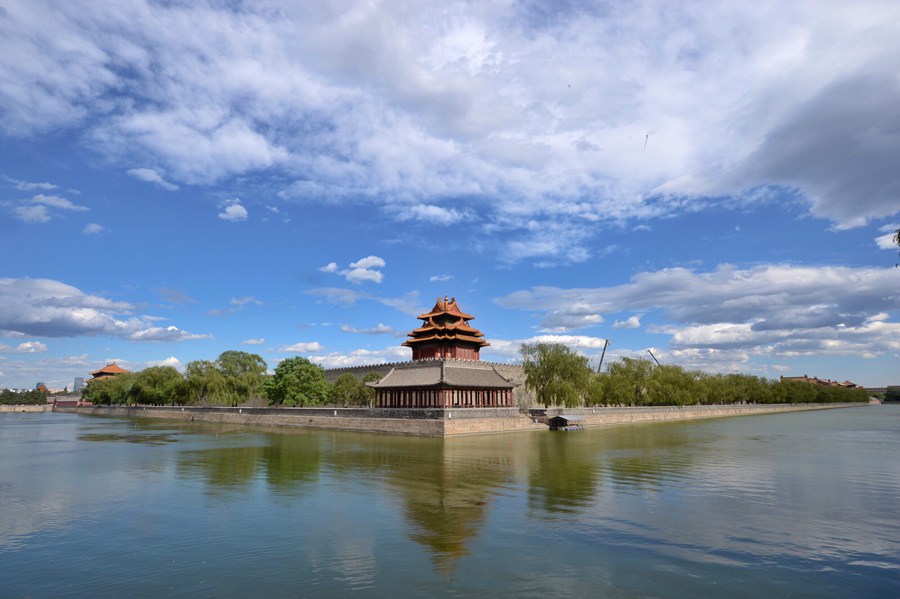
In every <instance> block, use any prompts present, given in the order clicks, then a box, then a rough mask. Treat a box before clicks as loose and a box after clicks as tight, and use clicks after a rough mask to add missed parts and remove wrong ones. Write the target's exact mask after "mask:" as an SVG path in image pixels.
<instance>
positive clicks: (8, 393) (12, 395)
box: [0, 389, 47, 406]
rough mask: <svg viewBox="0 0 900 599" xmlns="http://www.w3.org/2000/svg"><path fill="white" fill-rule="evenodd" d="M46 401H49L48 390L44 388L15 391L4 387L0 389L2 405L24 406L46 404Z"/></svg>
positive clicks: (0, 402) (0, 403)
mask: <svg viewBox="0 0 900 599" xmlns="http://www.w3.org/2000/svg"><path fill="white" fill-rule="evenodd" d="M45 403H47V392H46V391H43V390H40V391H39V390H36V389H32V390H29V391H13V390H12V389H4V390H3V391H0V405H4V406H23V405H44V404H45Z"/></svg>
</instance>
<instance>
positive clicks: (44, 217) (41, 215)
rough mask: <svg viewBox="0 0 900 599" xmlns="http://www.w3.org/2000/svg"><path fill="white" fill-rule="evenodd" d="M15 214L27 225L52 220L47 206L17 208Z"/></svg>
mask: <svg viewBox="0 0 900 599" xmlns="http://www.w3.org/2000/svg"><path fill="white" fill-rule="evenodd" d="M13 214H15V215H16V218H18V219H19V220H21V221H22V222H26V223H45V222H47V221H49V220H50V215H49V214H48V212H47V207H46V206H16V207H15V208H13Z"/></svg>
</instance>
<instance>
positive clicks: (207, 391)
mask: <svg viewBox="0 0 900 599" xmlns="http://www.w3.org/2000/svg"><path fill="white" fill-rule="evenodd" d="M267 368H268V366H267V365H266V362H265V360H263V359H262V358H261V357H260V356H258V355H256V354H249V353H247V352H242V351H233V350H229V351H226V352H222V353H221V354H220V355H219V357H218V359H216V361H215V362H211V361H209V360H195V361H193V362H190V363H188V365H187V367H186V369H185V375H186V377H187V381H188V385H189V387H190V390H191V396H192V399H193V400H194V401H195V402H197V403H201V404H208V405H225V406H236V405H238V404H240V403H244V402H251V401H253V400H254V399H256V398H257V397H259V396H260V395H261V394H262V388H263V383H264V381H265V374H266V369H267Z"/></svg>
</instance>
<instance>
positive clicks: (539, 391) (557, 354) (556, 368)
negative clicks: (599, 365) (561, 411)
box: [520, 343, 593, 408]
mask: <svg viewBox="0 0 900 599" xmlns="http://www.w3.org/2000/svg"><path fill="white" fill-rule="evenodd" d="M520 352H521V354H522V367H523V369H524V371H525V387H526V388H528V389H530V390H531V391H533V392H534V394H535V396H536V397H537V400H538V401H539V402H540V403H541V404H542V405H543V406H544V407H550V406H553V405H557V406H566V407H569V408H573V407H576V406H580V405H582V404H583V403H584V399H585V397H586V396H587V395H588V393H589V390H590V386H591V379H592V377H593V371H592V370H591V368H590V367H589V366H588V359H587V358H586V357H584V356H580V355H578V354H577V353H575V352H574V351H572V350H571V349H569V348H568V347H566V346H565V345H563V344H561V343H523V344H522V347H521V349H520Z"/></svg>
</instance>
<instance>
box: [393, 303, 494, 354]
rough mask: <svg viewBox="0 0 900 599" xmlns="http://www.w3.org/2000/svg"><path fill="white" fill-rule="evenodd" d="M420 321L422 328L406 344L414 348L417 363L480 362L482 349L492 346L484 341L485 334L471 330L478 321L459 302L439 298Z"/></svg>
mask: <svg viewBox="0 0 900 599" xmlns="http://www.w3.org/2000/svg"><path fill="white" fill-rule="evenodd" d="M417 318H419V319H420V320H422V326H420V327H419V328H417V329H415V330H413V331H412V332H411V333H409V335H408V336H409V339H407V340H406V341H404V342H403V345H405V346H406V347H409V348H412V352H413V355H412V359H413V361H418V360H429V359H435V358H457V359H460V360H480V359H481V356H480V351H481V348H482V347H486V346H488V345H490V343H488V342H487V341H485V340H484V339H482V337H484V333H482V332H481V331H479V330H478V329H476V328H473V327H471V326H469V321H470V320H473V319H474V318H475V317H474V316H472V315H471V314H466V313H465V312H463V311H462V310H460V309H459V306H458V305H457V304H456V298H455V297H452V298H450V299H447V296H446V295H445V296H444V299H443V300H441V298H438V299H437V301H436V302H435V304H434V307H433V308H432V309H431V311H430V312H428V313H426V314H420V315H419V316H418V317H417Z"/></svg>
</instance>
